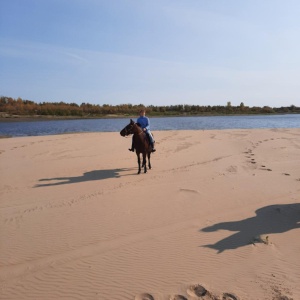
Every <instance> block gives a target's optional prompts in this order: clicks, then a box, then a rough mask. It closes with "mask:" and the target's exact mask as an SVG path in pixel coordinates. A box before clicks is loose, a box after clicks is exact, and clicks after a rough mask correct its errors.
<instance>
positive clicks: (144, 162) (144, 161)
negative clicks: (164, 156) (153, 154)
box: [143, 153, 147, 173]
mask: <svg viewBox="0 0 300 300" xmlns="http://www.w3.org/2000/svg"><path fill="white" fill-rule="evenodd" d="M143 166H144V173H147V162H146V153H143Z"/></svg>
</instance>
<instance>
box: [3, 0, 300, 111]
mask: <svg viewBox="0 0 300 300" xmlns="http://www.w3.org/2000/svg"><path fill="white" fill-rule="evenodd" d="M70 3H72V5H71V4H70ZM299 11H300V2H298V1H296V0H288V1H285V2H284V3H283V2H282V1H271V0H266V1H263V2H261V1H258V0H251V1H250V0H248V1H243V2H239V1H236V0H229V1H221V0H218V1H214V2H207V1H196V0H189V1H186V2H184V4H183V3H181V2H180V1H171V0H161V1H158V0H152V1H148V0H145V1H133V0H125V1H120V0H115V1H96V0H88V1H86V0H74V1H72V2H70V1H67V0H51V1H50V0H45V1H38V0H27V1H21V0H2V1H1V3H0V67H1V70H2V71H1V72H0V95H3V96H4V97H6V96H5V95H7V97H11V98H14V99H17V98H18V97H20V98H22V99H25V100H30V101H34V102H39V103H41V102H61V101H62V102H65V103H76V104H78V105H80V104H82V103H89V104H94V105H104V104H109V105H113V106H115V105H122V104H132V105H139V104H144V105H145V106H150V105H154V106H171V105H198V106H209V105H210V106H226V104H227V103H228V102H231V105H232V106H239V105H240V103H241V102H243V103H244V104H245V106H250V107H253V106H257V107H263V106H270V107H281V106H291V105H295V106H300V98H299V96H298V85H299V83H298V78H299V77H300V57H299V54H298V53H299V52H300V37H299V34H298V33H299V29H300V20H299V18H298V14H299V13H298V12H299Z"/></svg>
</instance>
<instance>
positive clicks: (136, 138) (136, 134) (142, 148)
mask: <svg viewBox="0 0 300 300" xmlns="http://www.w3.org/2000/svg"><path fill="white" fill-rule="evenodd" d="M130 134H133V145H134V149H135V152H136V156H137V159H138V167H139V169H138V174H140V173H141V168H142V167H144V173H147V157H148V168H149V169H151V162H150V155H151V151H152V147H151V145H150V142H149V139H148V137H147V134H146V133H145V132H144V131H143V129H142V128H141V127H140V126H139V125H138V123H135V122H134V121H133V120H132V119H130V123H129V124H128V125H127V126H125V127H124V128H123V129H122V130H121V131H120V135H121V136H123V137H125V136H128V135H130ZM140 154H142V155H143V163H142V166H141V156H140Z"/></svg>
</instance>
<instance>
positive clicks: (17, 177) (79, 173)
mask: <svg viewBox="0 0 300 300" xmlns="http://www.w3.org/2000/svg"><path fill="white" fill-rule="evenodd" d="M154 134H155V138H156V141H157V143H156V148H157V152H155V153H154V154H152V156H151V164H152V169H151V170H148V172H147V173H146V174H144V173H142V174H140V175H137V159H136V155H135V154H134V153H132V152H129V151H128V148H129V147H130V145H131V138H123V137H121V136H120V135H119V133H118V132H116V133H82V134H81V133H80V134H65V135H53V136H38V137H20V138H7V139H0V182H1V184H0V198H1V200H0V298H1V299H6V300H9V299H14V300H16V299H17V300H22V299H30V300H32V299H43V300H46V299H116V300H118V299H120V300H121V299H122V300H123V299H128V300H130V299H131V300H151V299H155V300H167V299H171V300H184V299H189V300H193V299H205V300H209V299H220V300H233V299H239V300H248V299H249V300H250V299H251V300H255V299H257V300H264V299H266V300H268V299H270V300H291V299H293V300H299V299H300V284H299V283H300V197H299V196H300V129H267V130H262V129H256V130H222V131H213V130H211V131H201V130H199V131H157V132H155V133H154Z"/></svg>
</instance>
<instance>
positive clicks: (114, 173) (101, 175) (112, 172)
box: [34, 168, 131, 187]
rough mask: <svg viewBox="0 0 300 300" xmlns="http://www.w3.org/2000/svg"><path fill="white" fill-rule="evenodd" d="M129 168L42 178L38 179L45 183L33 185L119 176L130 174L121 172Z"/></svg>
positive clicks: (50, 184)
mask: <svg viewBox="0 0 300 300" xmlns="http://www.w3.org/2000/svg"><path fill="white" fill-rule="evenodd" d="M129 170H131V169H128V168H121V169H107V170H94V171H90V172H85V173H83V175H81V176H73V177H57V178H42V179H40V180H39V181H41V182H45V183H40V184H37V185H35V186H34V187H45V186H55V185H63V184H72V183H79V182H85V181H93V180H103V179H108V178H119V177H121V176H128V175H130V174H122V172H125V171H129Z"/></svg>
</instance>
